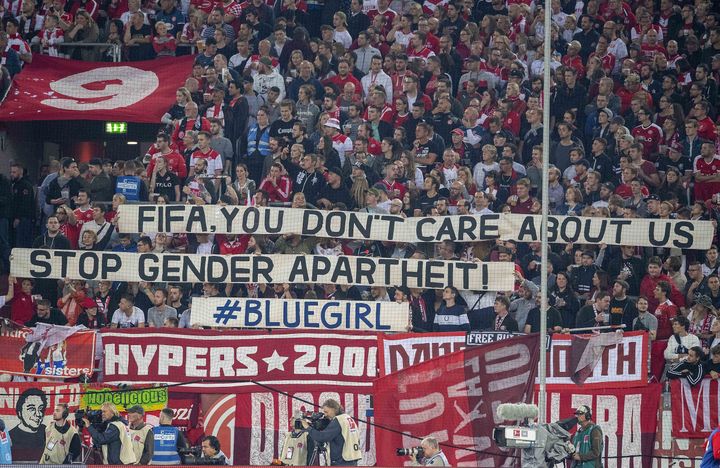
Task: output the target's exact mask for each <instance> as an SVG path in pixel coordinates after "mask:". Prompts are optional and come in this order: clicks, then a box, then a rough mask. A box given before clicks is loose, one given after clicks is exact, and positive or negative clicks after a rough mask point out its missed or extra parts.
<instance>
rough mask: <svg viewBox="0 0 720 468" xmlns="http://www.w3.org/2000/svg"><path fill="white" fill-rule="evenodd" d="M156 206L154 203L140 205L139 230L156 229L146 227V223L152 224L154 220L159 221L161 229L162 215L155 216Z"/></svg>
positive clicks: (159, 228)
mask: <svg viewBox="0 0 720 468" xmlns="http://www.w3.org/2000/svg"><path fill="white" fill-rule="evenodd" d="M155 211H156V207H155V206H152V205H140V206H138V220H137V223H138V232H146V231H154V230H155V229H145V223H148V224H151V223H152V222H153V221H157V226H158V228H157V230H158V231H161V230H162V228H161V227H160V226H162V222H161V219H162V216H159V217H156V216H155Z"/></svg>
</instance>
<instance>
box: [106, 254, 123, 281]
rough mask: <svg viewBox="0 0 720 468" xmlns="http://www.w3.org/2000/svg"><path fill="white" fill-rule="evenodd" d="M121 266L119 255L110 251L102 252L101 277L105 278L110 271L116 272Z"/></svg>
mask: <svg viewBox="0 0 720 468" xmlns="http://www.w3.org/2000/svg"><path fill="white" fill-rule="evenodd" d="M120 267H122V261H121V260H120V255H118V254H115V253H110V252H105V253H103V256H102V272H101V273H102V277H103V278H107V277H108V276H109V275H110V274H111V273H117V272H118V271H120Z"/></svg>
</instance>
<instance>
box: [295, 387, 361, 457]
mask: <svg viewBox="0 0 720 468" xmlns="http://www.w3.org/2000/svg"><path fill="white" fill-rule="evenodd" d="M322 412H323V413H324V414H325V418H327V419H329V420H330V424H328V426H327V428H325V430H323V431H318V430H317V429H315V428H311V427H310V423H309V422H308V421H306V420H304V419H303V421H302V425H303V427H304V428H305V429H308V428H310V429H309V432H308V435H309V436H310V438H311V439H313V440H314V441H315V442H329V444H330V465H331V466H357V463H358V460H360V459H361V458H362V452H360V434H359V431H358V428H357V424H356V423H355V421H354V420H353V419H352V418H351V417H350V416H348V415H347V414H345V410H344V409H343V407H342V406H340V403H338V402H337V401H336V400H333V399H332V398H331V399H329V400H325V403H323V405H322Z"/></svg>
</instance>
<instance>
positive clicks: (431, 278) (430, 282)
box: [424, 260, 452, 289]
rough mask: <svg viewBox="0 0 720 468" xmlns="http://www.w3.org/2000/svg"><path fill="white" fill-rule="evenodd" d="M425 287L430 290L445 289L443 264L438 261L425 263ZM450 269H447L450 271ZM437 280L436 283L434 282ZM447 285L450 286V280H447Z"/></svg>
mask: <svg viewBox="0 0 720 468" xmlns="http://www.w3.org/2000/svg"><path fill="white" fill-rule="evenodd" d="M425 265H426V267H425V272H426V274H425V285H424V287H426V288H430V289H442V288H444V287H445V284H444V281H443V279H444V278H445V274H444V273H445V272H444V271H442V270H441V269H444V267H445V263H444V262H441V261H438V260H428V261H427V263H425ZM450 270H451V268H448V271H450ZM435 280H438V281H435ZM448 284H452V280H450V279H449V278H448Z"/></svg>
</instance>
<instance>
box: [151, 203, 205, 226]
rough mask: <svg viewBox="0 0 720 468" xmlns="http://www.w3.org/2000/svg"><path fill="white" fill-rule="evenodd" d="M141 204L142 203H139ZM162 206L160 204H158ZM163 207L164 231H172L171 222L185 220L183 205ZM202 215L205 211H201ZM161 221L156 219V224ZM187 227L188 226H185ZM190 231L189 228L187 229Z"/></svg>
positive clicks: (159, 223)
mask: <svg viewBox="0 0 720 468" xmlns="http://www.w3.org/2000/svg"><path fill="white" fill-rule="evenodd" d="M141 206H142V205H141ZM160 207H162V205H160ZM164 209H165V213H167V214H166V216H165V231H166V232H173V229H172V223H174V222H175V221H177V222H179V223H181V222H183V221H185V207H184V206H183V205H166V206H165V207H164ZM203 217H205V212H203ZM161 224H162V222H161V221H158V225H161ZM186 227H188V228H189V226H186ZM187 231H188V232H190V230H189V229H188V230H187ZM139 232H145V231H143V230H140V231H139Z"/></svg>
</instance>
